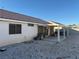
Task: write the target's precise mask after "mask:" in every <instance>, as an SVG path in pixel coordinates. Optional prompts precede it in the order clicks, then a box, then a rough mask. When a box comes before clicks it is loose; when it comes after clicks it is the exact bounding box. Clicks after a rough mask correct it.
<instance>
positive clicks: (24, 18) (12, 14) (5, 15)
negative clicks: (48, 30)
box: [0, 9, 48, 24]
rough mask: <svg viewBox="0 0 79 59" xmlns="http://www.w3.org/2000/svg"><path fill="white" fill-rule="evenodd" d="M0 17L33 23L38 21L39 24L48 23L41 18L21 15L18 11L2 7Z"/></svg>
mask: <svg viewBox="0 0 79 59" xmlns="http://www.w3.org/2000/svg"><path fill="white" fill-rule="evenodd" d="M0 18H5V19H12V20H18V21H26V22H33V23H40V24H48V22H46V21H44V20H42V19H39V18H35V17H31V16H27V15H23V14H19V13H15V12H11V11H8V10H3V9H0Z"/></svg>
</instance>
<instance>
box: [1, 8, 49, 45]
mask: <svg viewBox="0 0 79 59" xmlns="http://www.w3.org/2000/svg"><path fill="white" fill-rule="evenodd" d="M47 24H48V22H46V21H44V20H41V19H39V18H35V17H31V16H27V15H23V14H19V13H15V12H11V11H7V10H3V9H0V46H4V45H9V44H13V43H19V42H23V41H29V40H32V39H33V38H34V37H36V36H37V34H38V33H45V34H46V35H48V32H47Z"/></svg>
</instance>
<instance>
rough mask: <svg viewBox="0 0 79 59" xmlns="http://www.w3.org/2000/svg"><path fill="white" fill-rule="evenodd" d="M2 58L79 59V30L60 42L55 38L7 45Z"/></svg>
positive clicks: (0, 54) (1, 55)
mask: <svg viewBox="0 0 79 59" xmlns="http://www.w3.org/2000/svg"><path fill="white" fill-rule="evenodd" d="M5 48H6V51H3V52H1V51H0V59H79V32H77V31H74V30H71V34H70V36H69V37H67V38H66V39H65V40H64V41H61V42H60V43H59V42H57V40H55V39H54V38H52V37H51V38H46V39H44V40H36V41H32V42H22V43H18V44H13V45H8V46H5Z"/></svg>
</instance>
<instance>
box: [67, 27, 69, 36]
mask: <svg viewBox="0 0 79 59" xmlns="http://www.w3.org/2000/svg"><path fill="white" fill-rule="evenodd" d="M68 36H69V28H67V37H68Z"/></svg>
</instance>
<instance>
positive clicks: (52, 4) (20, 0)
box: [0, 0, 79, 25]
mask: <svg viewBox="0 0 79 59" xmlns="http://www.w3.org/2000/svg"><path fill="white" fill-rule="evenodd" d="M0 8H3V9H5V10H9V11H13V12H17V13H21V14H25V15H29V16H33V17H36V18H40V19H43V20H46V21H56V22H60V23H62V24H66V25H68V24H79V0H0Z"/></svg>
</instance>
